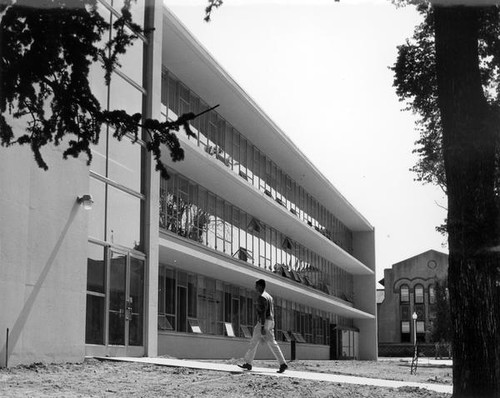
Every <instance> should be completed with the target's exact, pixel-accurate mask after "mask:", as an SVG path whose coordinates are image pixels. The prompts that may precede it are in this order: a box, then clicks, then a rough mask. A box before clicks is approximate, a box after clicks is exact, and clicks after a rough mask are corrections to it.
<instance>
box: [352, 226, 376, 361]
mask: <svg viewBox="0 0 500 398" xmlns="http://www.w3.org/2000/svg"><path fill="white" fill-rule="evenodd" d="M353 252H354V256H355V257H356V258H358V259H359V260H360V261H361V262H363V264H365V265H366V266H368V268H370V269H371V270H373V271H374V273H373V275H366V276H365V275H363V276H354V305H355V307H356V308H358V309H360V310H362V311H366V312H368V313H370V314H373V319H355V320H354V326H356V327H357V328H358V329H359V331H360V333H359V358H360V359H364V360H369V359H371V360H376V359H377V357H378V353H377V350H378V346H377V319H376V315H377V304H376V294H377V291H376V279H375V232H374V231H369V232H355V233H353Z"/></svg>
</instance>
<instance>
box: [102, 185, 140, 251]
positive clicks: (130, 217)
mask: <svg viewBox="0 0 500 398" xmlns="http://www.w3.org/2000/svg"><path fill="white" fill-rule="evenodd" d="M108 203H109V205H108V236H107V238H108V241H110V242H111V243H115V244H118V245H122V246H125V247H130V248H133V249H136V250H141V249H142V241H141V200H140V199H139V198H136V197H135V196H132V195H129V194H127V193H125V192H123V191H120V190H118V189H116V188H114V187H112V186H108Z"/></svg>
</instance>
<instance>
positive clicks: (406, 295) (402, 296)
mask: <svg viewBox="0 0 500 398" xmlns="http://www.w3.org/2000/svg"><path fill="white" fill-rule="evenodd" d="M399 300H400V302H401V303H409V302H410V289H409V288H408V286H407V285H403V286H401V287H400V289H399Z"/></svg>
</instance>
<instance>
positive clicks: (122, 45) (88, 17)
mask: <svg viewBox="0 0 500 398" xmlns="http://www.w3.org/2000/svg"><path fill="white" fill-rule="evenodd" d="M97 4H98V3H97V0H37V1H34V0H17V1H13V0H4V1H3V2H2V7H1V8H0V12H3V13H2V14H0V38H1V41H0V55H1V57H0V112H1V115H0V143H1V145H2V146H4V147H8V146H11V145H15V144H18V145H30V147H31V150H32V152H33V154H34V158H35V161H36V162H37V164H38V166H39V167H41V168H43V169H45V170H47V169H48V166H47V164H46V162H45V161H44V159H43V156H42V154H41V149H42V148H43V147H44V146H46V145H47V144H49V143H52V144H54V145H56V146H58V145H60V144H61V143H63V142H64V144H65V145H67V147H66V148H65V150H64V151H63V157H64V158H65V159H66V158H67V157H68V156H72V157H78V156H79V155H80V154H82V153H85V154H86V155H87V158H88V162H87V163H88V164H90V162H91V161H92V154H91V150H90V148H91V145H92V144H97V143H98V142H99V139H100V133H101V131H102V126H103V124H107V125H109V126H110V127H111V128H112V129H113V136H114V137H115V138H116V139H118V140H120V139H121V138H123V136H125V135H132V136H133V137H134V139H135V140H137V139H138V138H143V137H141V136H140V134H141V133H142V129H145V131H146V137H149V142H147V148H148V149H149V150H150V151H152V152H153V154H154V158H155V160H156V164H157V166H156V168H157V170H159V171H160V172H161V173H162V175H163V176H165V177H167V176H168V173H167V170H166V167H165V165H164V164H163V163H162V160H161V155H162V147H163V146H166V147H167V148H168V150H169V151H170V155H171V159H172V160H173V161H178V160H182V159H183V158H184V152H183V150H182V148H181V147H180V144H179V141H178V138H177V136H176V135H175V132H179V131H180V129H181V127H184V130H185V132H186V133H187V134H190V130H189V124H188V122H189V120H192V117H193V115H192V114H188V115H182V116H181V117H180V118H179V119H178V120H177V121H173V122H160V121H157V120H154V119H146V120H143V119H142V116H141V114H134V115H129V114H128V113H127V112H125V111H124V110H114V111H108V110H106V109H103V108H102V106H101V104H100V103H99V101H98V100H97V98H96V97H95V96H94V94H93V92H92V89H91V86H90V82H89V71H90V66H91V64H92V63H95V62H101V64H102V66H103V68H104V70H105V77H104V80H105V81H104V83H105V84H106V85H109V84H110V79H111V74H112V72H113V70H114V69H116V68H119V66H120V63H119V58H120V55H122V54H124V53H125V52H126V51H127V49H128V48H129V47H130V46H131V45H132V43H133V42H134V41H135V40H137V38H138V36H139V35H143V34H147V32H145V31H144V30H143V29H142V28H141V27H140V26H139V25H137V24H136V23H134V22H133V21H132V15H131V13H130V6H131V0H125V2H124V6H123V8H122V10H121V16H120V17H119V18H116V19H115V20H114V22H113V25H112V26H111V25H110V23H109V22H108V21H106V20H105V19H104V18H103V17H102V16H101V15H100V14H99V12H98V10H97ZM111 29H113V34H112V35H109V33H110V30H111ZM110 36H111V38H109V37H110ZM106 37H108V38H109V39H108V40H106ZM141 62H142V61H141ZM7 115H9V116H8V117H6V116H7ZM9 119H10V120H12V119H18V120H19V121H20V122H22V123H23V124H24V126H25V128H24V130H20V129H17V128H16V129H15V130H14V129H12V126H11V124H10V123H11V121H10V120H9ZM191 134H192V133H191Z"/></svg>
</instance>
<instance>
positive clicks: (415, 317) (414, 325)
mask: <svg viewBox="0 0 500 398" xmlns="http://www.w3.org/2000/svg"><path fill="white" fill-rule="evenodd" d="M411 317H412V319H413V346H414V347H417V318H418V315H417V313H416V312H414V313H413V315H412V316H411Z"/></svg>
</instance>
